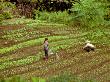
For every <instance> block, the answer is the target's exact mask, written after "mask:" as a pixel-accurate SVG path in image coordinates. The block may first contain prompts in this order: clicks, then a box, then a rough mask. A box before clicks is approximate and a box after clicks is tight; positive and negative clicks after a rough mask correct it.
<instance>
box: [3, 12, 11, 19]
mask: <svg viewBox="0 0 110 82" xmlns="http://www.w3.org/2000/svg"><path fill="white" fill-rule="evenodd" d="M2 15H3V18H4V19H11V18H12V17H13V15H12V13H10V12H3V14H2Z"/></svg>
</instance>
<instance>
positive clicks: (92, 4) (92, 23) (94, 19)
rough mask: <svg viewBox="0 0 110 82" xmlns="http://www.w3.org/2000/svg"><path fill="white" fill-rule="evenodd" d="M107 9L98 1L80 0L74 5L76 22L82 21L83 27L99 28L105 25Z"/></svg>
mask: <svg viewBox="0 0 110 82" xmlns="http://www.w3.org/2000/svg"><path fill="white" fill-rule="evenodd" d="M106 9H107V8H106V7H105V6H104V4H103V3H102V2H100V1H97V0H80V1H78V2H76V3H75V4H73V8H72V9H71V10H72V11H73V12H74V15H73V16H74V20H78V21H80V23H81V24H82V25H83V26H87V27H97V26H99V25H103V24H104V22H105V20H104V15H106Z"/></svg>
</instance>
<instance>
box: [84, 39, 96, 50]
mask: <svg viewBox="0 0 110 82" xmlns="http://www.w3.org/2000/svg"><path fill="white" fill-rule="evenodd" d="M83 49H84V50H85V51H87V52H90V51H94V50H95V47H94V45H93V44H91V43H90V41H86V45H85V46H84V48H83Z"/></svg>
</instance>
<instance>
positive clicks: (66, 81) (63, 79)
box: [48, 72, 95, 82]
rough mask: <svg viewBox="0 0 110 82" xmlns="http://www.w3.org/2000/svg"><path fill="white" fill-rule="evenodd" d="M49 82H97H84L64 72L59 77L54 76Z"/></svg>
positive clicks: (88, 81)
mask: <svg viewBox="0 0 110 82" xmlns="http://www.w3.org/2000/svg"><path fill="white" fill-rule="evenodd" d="M48 82H95V81H94V80H82V79H80V78H78V77H76V76H74V75H73V74H72V73H68V72H64V73H62V74H60V75H58V76H54V77H51V78H49V79H48Z"/></svg>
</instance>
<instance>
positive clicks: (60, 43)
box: [0, 39, 75, 63]
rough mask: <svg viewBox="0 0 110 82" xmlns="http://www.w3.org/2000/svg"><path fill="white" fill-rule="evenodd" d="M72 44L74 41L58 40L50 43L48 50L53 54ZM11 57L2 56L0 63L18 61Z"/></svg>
mask: <svg viewBox="0 0 110 82" xmlns="http://www.w3.org/2000/svg"><path fill="white" fill-rule="evenodd" d="M74 42H75V40H74V39H67V40H60V41H55V42H50V43H49V45H50V49H51V50H52V51H53V52H55V51H57V50H58V49H61V48H65V47H66V46H68V47H69V45H71V46H72V45H73V43H74ZM13 57H14V58H13ZM13 57H7V56H4V57H2V58H1V59H0V62H1V63H2V62H6V61H10V60H12V59H18V58H16V57H17V56H13ZM20 58H21V57H20Z"/></svg>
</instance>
